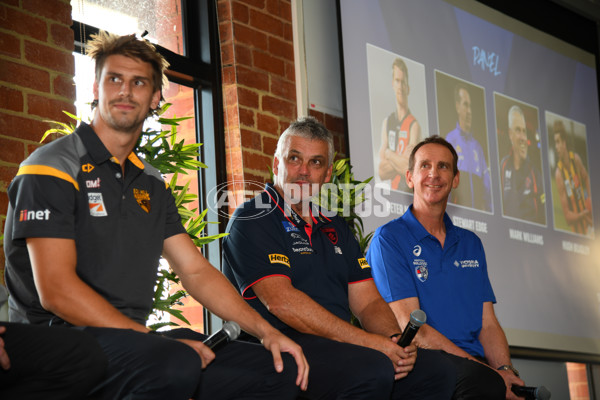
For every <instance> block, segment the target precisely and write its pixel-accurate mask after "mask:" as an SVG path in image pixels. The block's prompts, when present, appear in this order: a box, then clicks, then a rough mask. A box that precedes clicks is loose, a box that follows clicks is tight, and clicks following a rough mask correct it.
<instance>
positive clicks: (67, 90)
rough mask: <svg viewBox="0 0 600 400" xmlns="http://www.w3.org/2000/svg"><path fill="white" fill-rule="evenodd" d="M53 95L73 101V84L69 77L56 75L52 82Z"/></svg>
mask: <svg viewBox="0 0 600 400" xmlns="http://www.w3.org/2000/svg"><path fill="white" fill-rule="evenodd" d="M52 86H53V87H54V94H57V95H59V96H62V97H65V98H67V99H75V82H74V81H73V78H72V77H71V76H66V75H58V76H57V77H56V78H54V81H53V82H52Z"/></svg>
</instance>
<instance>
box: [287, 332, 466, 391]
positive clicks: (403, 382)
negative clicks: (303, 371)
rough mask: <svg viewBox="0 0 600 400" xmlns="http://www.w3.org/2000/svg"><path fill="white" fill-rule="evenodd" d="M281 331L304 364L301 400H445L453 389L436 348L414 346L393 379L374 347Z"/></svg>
mask: <svg viewBox="0 0 600 400" xmlns="http://www.w3.org/2000/svg"><path fill="white" fill-rule="evenodd" d="M283 333H284V334H286V335H288V336H289V337H290V338H291V339H293V340H295V341H296V342H297V343H298V344H299V345H301V346H302V350H304V354H305V356H306V358H307V360H308V363H309V365H310V376H309V383H308V390H307V391H306V392H305V393H302V394H301V396H300V398H302V399H311V400H312V399H322V400H334V399H335V400H342V399H365V400H380V399H382V400H388V399H402V400H405V399H422V400H427V399H431V400H438V399H439V400H449V399H450V398H451V397H452V393H453V392H454V388H455V385H456V375H455V372H454V368H453V365H452V363H451V362H450V360H448V359H447V358H446V357H444V356H443V355H442V352H439V351H433V350H418V353H417V362H416V364H415V367H414V369H413V370H412V371H411V372H410V373H409V374H408V376H407V377H406V378H403V379H400V380H398V381H394V368H393V365H392V362H391V361H390V359H389V358H388V357H387V356H386V355H385V354H383V353H381V352H379V351H376V350H373V349H369V348H366V347H362V346H356V345H353V344H348V343H340V342H336V341H333V340H329V339H325V338H321V337H318V336H313V335H307V334H303V333H299V332H297V331H295V330H284V331H283Z"/></svg>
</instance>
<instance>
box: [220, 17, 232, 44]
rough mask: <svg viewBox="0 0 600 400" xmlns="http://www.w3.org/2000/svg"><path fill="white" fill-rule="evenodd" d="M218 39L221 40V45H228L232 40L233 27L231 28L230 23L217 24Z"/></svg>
mask: <svg viewBox="0 0 600 400" xmlns="http://www.w3.org/2000/svg"><path fill="white" fill-rule="evenodd" d="M219 38H220V40H221V44H223V43H228V42H231V41H232V40H233V27H232V26H231V23H230V21H226V22H221V23H220V24H219Z"/></svg>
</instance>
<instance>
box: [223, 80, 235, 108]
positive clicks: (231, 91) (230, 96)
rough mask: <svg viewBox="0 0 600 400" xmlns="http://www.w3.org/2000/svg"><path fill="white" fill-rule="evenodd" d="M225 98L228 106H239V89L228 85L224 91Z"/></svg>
mask: <svg viewBox="0 0 600 400" xmlns="http://www.w3.org/2000/svg"><path fill="white" fill-rule="evenodd" d="M223 96H224V97H225V99H227V104H237V103H238V87H237V86H236V85H228V86H227V87H225V88H224V89H223Z"/></svg>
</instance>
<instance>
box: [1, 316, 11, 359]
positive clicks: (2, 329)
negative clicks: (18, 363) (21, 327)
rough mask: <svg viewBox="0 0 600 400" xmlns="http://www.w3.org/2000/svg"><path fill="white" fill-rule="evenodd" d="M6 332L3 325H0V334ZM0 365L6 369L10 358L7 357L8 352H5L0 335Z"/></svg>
mask: <svg viewBox="0 0 600 400" xmlns="http://www.w3.org/2000/svg"><path fill="white" fill-rule="evenodd" d="M4 332H6V327H5V326H0V335H1V334H3V333H4ZM0 367H2V369H3V370H7V369H9V368H10V359H9V358H8V354H6V350H4V340H3V339H2V338H1V337H0Z"/></svg>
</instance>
